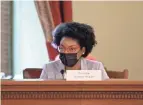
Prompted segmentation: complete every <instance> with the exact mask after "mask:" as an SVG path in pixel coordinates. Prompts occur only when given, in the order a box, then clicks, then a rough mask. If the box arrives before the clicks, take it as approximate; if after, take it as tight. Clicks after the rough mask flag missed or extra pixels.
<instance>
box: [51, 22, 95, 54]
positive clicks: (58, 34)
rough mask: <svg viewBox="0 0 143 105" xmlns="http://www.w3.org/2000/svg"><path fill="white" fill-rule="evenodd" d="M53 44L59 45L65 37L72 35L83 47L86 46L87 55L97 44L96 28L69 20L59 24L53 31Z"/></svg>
mask: <svg viewBox="0 0 143 105" xmlns="http://www.w3.org/2000/svg"><path fill="white" fill-rule="evenodd" d="M52 35H53V42H52V45H53V46H59V45H60V41H61V39H62V38H63V37H70V38H73V39H75V40H77V41H78V43H79V45H80V47H81V48H83V47H85V53H84V54H83V55H82V56H83V57H86V56H87V55H88V54H89V53H90V52H91V51H92V49H93V47H94V46H95V45H96V44H97V41H96V37H95V34H94V30H93V28H92V27H91V26H90V25H87V24H84V23H78V22H67V23H61V24H60V25H58V26H57V27H56V28H55V29H54V31H53V33H52Z"/></svg>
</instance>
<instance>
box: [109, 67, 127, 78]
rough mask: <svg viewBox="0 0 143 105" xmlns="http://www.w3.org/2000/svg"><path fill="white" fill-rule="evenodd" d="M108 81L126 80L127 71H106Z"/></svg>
mask: <svg viewBox="0 0 143 105" xmlns="http://www.w3.org/2000/svg"><path fill="white" fill-rule="evenodd" d="M106 72H107V74H108V76H109V78H110V79H112V78H114V79H128V74H129V73H128V69H124V70H123V71H112V70H106Z"/></svg>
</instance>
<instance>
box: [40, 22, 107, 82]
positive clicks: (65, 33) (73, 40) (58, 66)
mask: <svg viewBox="0 0 143 105" xmlns="http://www.w3.org/2000/svg"><path fill="white" fill-rule="evenodd" d="M52 34H53V38H54V40H53V44H52V45H53V46H54V47H55V48H57V50H58V51H59V58H60V59H59V60H56V61H52V62H50V63H48V64H46V65H45V66H44V68H43V70H42V73H41V76H40V78H41V79H63V76H62V74H61V71H66V70H101V71H102V79H103V80H105V79H109V77H108V75H107V73H106V71H105V70H104V67H103V64H102V63H101V62H98V61H93V60H87V59H85V57H87V56H88V54H89V53H90V52H91V51H92V49H93V47H94V46H95V45H96V44H97V42H96V40H95V35H94V30H93V28H92V27H91V26H89V25H86V24H83V23H77V22H69V23H63V24H60V25H58V26H57V27H56V28H55V30H54V31H53V33H52Z"/></svg>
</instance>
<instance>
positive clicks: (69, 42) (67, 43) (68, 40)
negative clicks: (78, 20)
mask: <svg viewBox="0 0 143 105" xmlns="http://www.w3.org/2000/svg"><path fill="white" fill-rule="evenodd" d="M60 45H62V46H65V47H69V46H79V43H78V41H77V40H76V39H73V38H70V37H63V38H62V39H61V42H60Z"/></svg>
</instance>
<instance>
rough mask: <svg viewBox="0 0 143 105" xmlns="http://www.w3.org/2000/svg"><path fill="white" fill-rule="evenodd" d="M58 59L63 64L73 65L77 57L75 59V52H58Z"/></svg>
mask: <svg viewBox="0 0 143 105" xmlns="http://www.w3.org/2000/svg"><path fill="white" fill-rule="evenodd" d="M60 60H61V61H62V63H63V64H64V65H65V66H68V67H73V66H74V65H75V64H76V63H77V62H78V60H79V59H77V53H70V54H65V53H60Z"/></svg>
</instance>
